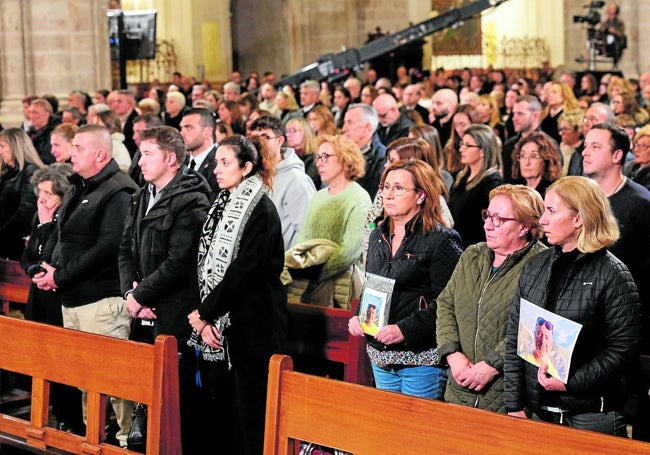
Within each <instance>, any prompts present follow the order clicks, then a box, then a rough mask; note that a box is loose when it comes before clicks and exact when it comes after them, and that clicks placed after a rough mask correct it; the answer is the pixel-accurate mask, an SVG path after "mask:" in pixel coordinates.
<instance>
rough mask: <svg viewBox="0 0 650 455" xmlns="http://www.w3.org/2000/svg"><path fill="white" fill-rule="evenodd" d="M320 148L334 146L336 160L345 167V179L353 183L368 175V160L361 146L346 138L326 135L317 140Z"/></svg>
mask: <svg viewBox="0 0 650 455" xmlns="http://www.w3.org/2000/svg"><path fill="white" fill-rule="evenodd" d="M317 141H318V148H320V146H321V145H323V144H325V143H327V144H332V147H334V152H335V153H336V155H337V156H336V159H337V160H338V162H339V163H340V164H341V167H343V171H344V172H345V178H346V179H347V180H350V181H353V180H357V179H358V178H360V177H363V176H364V175H365V174H366V160H365V159H364V157H363V155H362V154H361V150H360V149H359V146H358V145H357V144H355V143H354V142H352V141H351V140H350V139H348V138H347V137H345V136H342V135H332V134H326V135H324V136H319V137H318V138H317Z"/></svg>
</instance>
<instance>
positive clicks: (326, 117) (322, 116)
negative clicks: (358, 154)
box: [307, 105, 339, 136]
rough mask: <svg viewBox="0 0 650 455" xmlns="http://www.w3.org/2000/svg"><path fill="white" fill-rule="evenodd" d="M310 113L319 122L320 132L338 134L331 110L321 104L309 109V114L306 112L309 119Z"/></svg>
mask: <svg viewBox="0 0 650 455" xmlns="http://www.w3.org/2000/svg"><path fill="white" fill-rule="evenodd" d="M310 115H314V116H315V117H316V118H317V119H318V121H319V122H320V124H321V132H320V134H330V135H334V134H338V132H339V130H338V128H337V127H336V123H335V122H334V115H333V114H332V111H330V110H329V109H328V108H327V107H325V106H322V105H321V106H316V107H315V108H313V109H312V110H311V111H309V114H307V119H309V116H310ZM318 134H319V133H316V135H317V136H318Z"/></svg>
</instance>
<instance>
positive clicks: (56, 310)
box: [20, 214, 63, 327]
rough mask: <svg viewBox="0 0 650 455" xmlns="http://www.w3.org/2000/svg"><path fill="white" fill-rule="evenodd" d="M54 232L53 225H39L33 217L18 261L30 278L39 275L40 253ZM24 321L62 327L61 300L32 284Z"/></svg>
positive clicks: (57, 296) (56, 294) (50, 292)
mask: <svg viewBox="0 0 650 455" xmlns="http://www.w3.org/2000/svg"><path fill="white" fill-rule="evenodd" d="M52 232H54V223H53V222H49V223H43V224H41V223H39V220H38V214H36V215H34V222H33V223H32V232H31V233H30V235H29V243H28V244H27V247H26V248H25V251H24V252H23V256H22V258H21V259H20V265H21V267H22V268H23V270H24V271H25V273H27V274H28V275H29V276H30V277H33V276H34V275H36V274H38V273H40V272H41V271H42V270H41V269H40V267H39V266H40V264H41V252H42V251H43V248H44V247H45V244H46V243H47V241H48V240H49V239H50V237H51V235H52ZM25 319H28V320H30V321H36V322H44V323H46V324H52V325H57V326H59V327H63V314H62V313H61V299H60V298H59V293H58V292H52V291H43V290H41V289H39V288H38V287H36V284H34V283H32V284H31V285H30V287H29V298H28V299H27V306H26V307H25Z"/></svg>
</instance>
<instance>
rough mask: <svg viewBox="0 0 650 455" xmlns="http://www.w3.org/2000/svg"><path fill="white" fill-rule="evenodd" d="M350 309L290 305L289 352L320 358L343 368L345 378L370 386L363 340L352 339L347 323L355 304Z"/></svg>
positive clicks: (368, 368)
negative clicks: (337, 363)
mask: <svg viewBox="0 0 650 455" xmlns="http://www.w3.org/2000/svg"><path fill="white" fill-rule="evenodd" d="M350 306H351V308H352V309H350V310H345V309H342V308H329V307H322V306H316V305H308V304H303V303H289V304H287V308H288V314H289V339H288V342H287V349H286V350H287V353H289V354H291V355H304V356H313V357H321V358H325V359H327V360H330V361H332V362H340V363H342V364H343V365H344V379H345V380H346V381H348V382H354V383H356V384H363V385H370V384H371V376H372V373H371V371H370V361H369V360H368V355H367V354H366V342H365V339H364V338H362V337H354V336H351V335H350V333H349V332H348V320H349V319H350V318H351V317H352V316H353V315H354V308H355V307H356V302H353V303H352V304H351V305H350Z"/></svg>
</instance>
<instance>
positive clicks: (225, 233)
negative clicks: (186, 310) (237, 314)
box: [187, 175, 268, 362]
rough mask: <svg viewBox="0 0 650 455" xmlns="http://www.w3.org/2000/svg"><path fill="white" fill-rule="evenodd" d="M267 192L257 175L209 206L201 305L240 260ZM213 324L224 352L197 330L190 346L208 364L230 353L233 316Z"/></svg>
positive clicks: (201, 244) (200, 265)
mask: <svg viewBox="0 0 650 455" xmlns="http://www.w3.org/2000/svg"><path fill="white" fill-rule="evenodd" d="M267 192H268V188H267V187H266V186H264V184H263V183H262V180H261V179H260V178H259V177H258V176H257V175H254V176H252V177H249V178H247V179H246V180H244V181H243V182H242V183H241V184H239V185H238V186H237V187H236V188H235V190H234V191H233V192H232V194H231V193H230V192H229V191H227V190H222V191H221V192H220V193H219V195H218V196H217V199H216V200H215V202H214V203H213V204H212V207H210V211H209V212H208V217H207V219H206V220H205V223H204V224H203V230H202V231H201V239H200V241H199V255H198V268H197V272H198V280H199V294H200V297H201V302H203V301H204V300H205V298H206V297H207V296H208V295H209V294H210V292H212V291H213V290H214V289H215V288H216V287H217V286H218V285H219V283H221V281H222V280H223V277H224V275H225V274H226V270H228V267H229V266H230V263H231V262H232V261H233V260H235V259H236V258H237V255H238V254H239V244H240V241H241V236H242V234H243V232H244V229H245V227H246V224H247V222H248V219H249V218H250V216H251V213H252V212H253V209H254V208H255V207H256V206H257V203H258V202H259V201H260V199H261V198H262V196H263V195H264V194H266V193H267ZM212 324H214V326H215V327H216V328H217V330H218V331H219V333H220V334H221V339H222V341H223V346H224V347H225V349H224V348H221V349H214V348H212V347H211V346H208V345H207V344H206V343H205V342H204V341H203V340H202V339H201V337H200V335H199V334H198V333H197V332H196V331H195V330H194V331H192V335H191V336H190V339H189V341H188V342H187V344H188V345H190V346H193V347H194V348H196V349H199V350H200V351H201V353H202V355H203V358H204V359H205V360H207V361H210V362H216V361H221V360H225V359H226V357H227V351H228V350H227V340H226V337H225V336H224V330H226V329H227V328H228V327H229V326H230V313H225V314H223V315H221V316H219V317H218V318H217V319H215V320H214V321H212Z"/></svg>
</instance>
